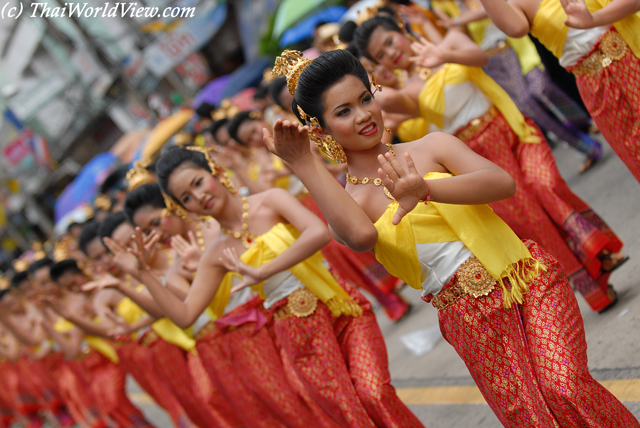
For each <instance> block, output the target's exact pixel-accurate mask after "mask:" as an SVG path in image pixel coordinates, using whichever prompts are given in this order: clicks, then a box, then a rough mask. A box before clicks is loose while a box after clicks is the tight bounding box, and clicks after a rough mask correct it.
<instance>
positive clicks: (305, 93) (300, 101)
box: [293, 49, 371, 126]
mask: <svg viewBox="0 0 640 428" xmlns="http://www.w3.org/2000/svg"><path fill="white" fill-rule="evenodd" d="M349 75H351V76H355V77H357V78H358V79H360V81H361V82H362V84H363V85H364V87H365V88H366V89H367V90H368V91H369V92H371V83H370V82H369V76H368V75H367V70H365V68H364V66H363V65H362V64H361V63H360V61H358V58H356V57H355V56H353V54H351V53H350V52H347V51H345V50H342V49H337V50H335V51H329V52H325V53H323V54H322V55H320V56H319V57H318V58H316V59H315V60H313V62H311V64H309V65H308V66H307V67H306V68H305V69H304V71H303V72H302V73H301V74H300V78H299V79H298V86H297V88H296V94H295V95H294V97H293V112H294V113H295V115H296V116H297V117H298V119H300V121H301V122H302V123H304V121H303V120H302V117H301V116H300V113H299V112H298V106H300V107H301V108H302V110H304V112H305V113H306V114H307V115H308V116H309V117H315V118H317V119H318V122H319V123H320V125H321V126H324V120H323V118H322V113H323V112H324V108H325V106H324V93H325V92H326V91H327V90H328V89H329V88H330V87H331V86H333V85H335V84H336V83H338V82H339V81H340V80H342V79H344V78H345V77H346V76H349Z"/></svg>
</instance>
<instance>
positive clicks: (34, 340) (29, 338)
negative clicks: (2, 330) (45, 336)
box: [0, 314, 42, 346]
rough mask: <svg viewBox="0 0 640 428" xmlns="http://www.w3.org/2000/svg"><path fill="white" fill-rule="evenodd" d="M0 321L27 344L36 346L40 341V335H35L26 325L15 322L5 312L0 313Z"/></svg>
mask: <svg viewBox="0 0 640 428" xmlns="http://www.w3.org/2000/svg"><path fill="white" fill-rule="evenodd" d="M0 321H2V323H3V324H4V325H5V326H6V327H7V329H8V330H9V331H10V332H11V334H13V335H14V336H15V337H16V338H17V339H18V340H19V341H20V342H22V343H24V344H25V345H29V346H37V345H39V344H40V342H42V337H37V336H36V335H35V334H33V331H32V330H30V329H29V328H28V327H27V326H24V325H22V324H21V323H18V322H16V320H15V319H13V317H11V316H8V315H6V314H2V315H0Z"/></svg>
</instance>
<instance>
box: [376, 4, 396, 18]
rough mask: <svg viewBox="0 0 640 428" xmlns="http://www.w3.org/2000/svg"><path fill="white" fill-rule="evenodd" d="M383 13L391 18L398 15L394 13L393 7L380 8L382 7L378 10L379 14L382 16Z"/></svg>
mask: <svg viewBox="0 0 640 428" xmlns="http://www.w3.org/2000/svg"><path fill="white" fill-rule="evenodd" d="M381 13H382V14H387V15H389V16H391V17H393V16H395V14H396V13H395V12H394V11H393V9H391V7H390V6H380V7H379V8H378V14H381Z"/></svg>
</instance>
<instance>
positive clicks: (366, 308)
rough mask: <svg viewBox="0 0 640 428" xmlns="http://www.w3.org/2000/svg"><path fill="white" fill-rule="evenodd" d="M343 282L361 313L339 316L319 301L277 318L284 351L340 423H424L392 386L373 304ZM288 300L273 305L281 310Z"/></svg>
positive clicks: (412, 424) (377, 424) (316, 399)
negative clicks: (308, 310) (302, 313)
mask: <svg viewBox="0 0 640 428" xmlns="http://www.w3.org/2000/svg"><path fill="white" fill-rule="evenodd" d="M342 286H343V287H344V288H345V290H346V291H347V292H348V293H349V295H351V297H352V298H353V299H354V300H355V301H356V302H357V303H358V304H359V305H360V306H361V307H362V310H363V314H362V316H360V317H357V318H355V317H346V316H342V317H338V318H336V317H334V316H333V315H332V314H331V312H330V311H329V309H328V308H327V306H326V305H325V304H324V303H322V302H320V301H318V307H317V309H316V310H315V312H314V313H313V314H312V315H310V316H308V317H304V318H298V317H296V316H291V317H289V318H284V319H278V320H275V321H274V332H275V334H276V336H277V338H278V341H279V343H280V344H281V345H282V348H283V351H284V353H285V354H286V355H287V358H288V360H289V361H290V362H291V363H292V365H293V367H294V368H295V370H296V372H297V374H298V376H299V377H300V379H301V380H302V382H303V384H304V385H305V386H306V388H307V391H308V392H309V394H310V395H311V397H313V399H314V400H315V401H316V402H317V403H318V404H319V405H320V406H321V407H322V408H323V409H324V411H325V412H326V413H327V414H328V415H330V416H331V417H332V418H333V420H334V422H335V423H336V424H338V426H340V427H398V428H400V427H403V428H406V427H423V425H422V423H421V422H420V421H419V420H418V418H416V416H415V415H414V414H413V413H412V412H411V411H410V410H409V408H408V407H407V406H406V405H405V404H404V403H402V401H400V399H399V398H398V396H397V395H396V391H395V388H394V387H393V386H392V385H391V375H390V374H389V360H388V357H387V348H386V345H385V343H384V338H383V337H382V332H381V331H380V327H379V326H378V323H377V321H376V318H375V315H374V313H373V311H372V310H371V304H370V303H369V302H368V301H367V300H366V299H365V298H364V296H362V294H360V293H359V292H358V291H357V290H356V289H355V288H353V287H352V286H350V285H349V284H348V283H345V282H344V281H343V283H342ZM287 302H288V299H286V298H285V299H282V300H281V301H279V302H278V303H277V304H276V305H274V306H273V307H272V308H270V309H269V311H270V312H271V313H276V312H277V311H278V310H279V309H280V308H282V307H283V306H284V305H285V304H286V303H287Z"/></svg>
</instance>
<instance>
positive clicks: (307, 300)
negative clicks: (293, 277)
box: [274, 288, 318, 320]
mask: <svg viewBox="0 0 640 428" xmlns="http://www.w3.org/2000/svg"><path fill="white" fill-rule="evenodd" d="M317 308H318V298H317V297H316V295H315V294H313V293H312V292H310V291H309V290H307V289H306V288H299V289H298V290H296V291H294V292H293V293H291V294H290V295H289V297H288V300H287V304H286V305H285V306H283V307H282V309H280V310H278V311H277V312H276V313H275V314H274V318H275V319H276V320H283V319H287V318H290V317H298V318H304V317H308V316H309V315H312V314H313V313H314V312H315V311H316V309H317Z"/></svg>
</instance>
